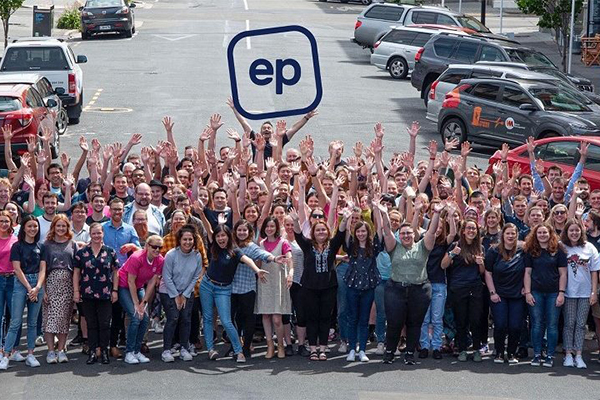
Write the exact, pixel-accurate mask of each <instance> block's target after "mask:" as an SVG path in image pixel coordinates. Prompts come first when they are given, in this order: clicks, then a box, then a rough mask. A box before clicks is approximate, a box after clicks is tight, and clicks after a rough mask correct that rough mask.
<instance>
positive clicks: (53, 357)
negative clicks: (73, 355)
mask: <svg viewBox="0 0 600 400" xmlns="http://www.w3.org/2000/svg"><path fill="white" fill-rule="evenodd" d="M46 362H47V363H48V364H56V363H58V360H57V359H56V353H55V352H53V351H49V352H48V354H47V355H46Z"/></svg>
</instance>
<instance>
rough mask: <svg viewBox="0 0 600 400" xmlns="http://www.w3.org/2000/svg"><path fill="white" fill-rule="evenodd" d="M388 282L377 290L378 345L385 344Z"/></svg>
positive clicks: (376, 324) (378, 286)
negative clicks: (386, 290)
mask: <svg viewBox="0 0 600 400" xmlns="http://www.w3.org/2000/svg"><path fill="white" fill-rule="evenodd" d="M386 282H387V279H386V280H382V281H381V282H379V285H377V287H376V288H375V311H376V312H377V316H376V318H375V336H377V343H385V326H386V319H385V301H384V293H385V283H386Z"/></svg>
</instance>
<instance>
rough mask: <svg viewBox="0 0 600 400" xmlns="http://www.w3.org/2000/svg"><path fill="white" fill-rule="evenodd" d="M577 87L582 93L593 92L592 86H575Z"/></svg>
mask: <svg viewBox="0 0 600 400" xmlns="http://www.w3.org/2000/svg"><path fill="white" fill-rule="evenodd" d="M577 87H578V88H579V90H581V91H583V92H592V93H593V92H594V85H577Z"/></svg>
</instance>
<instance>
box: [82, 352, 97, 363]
mask: <svg viewBox="0 0 600 400" xmlns="http://www.w3.org/2000/svg"><path fill="white" fill-rule="evenodd" d="M97 361H98V357H96V353H95V352H93V351H92V352H90V355H89V357H88V359H87V361H86V362H85V363H86V364H87V365H92V364H95V363H96V362H97Z"/></svg>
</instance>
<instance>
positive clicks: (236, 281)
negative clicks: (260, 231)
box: [231, 242, 271, 294]
mask: <svg viewBox="0 0 600 400" xmlns="http://www.w3.org/2000/svg"><path fill="white" fill-rule="evenodd" d="M239 249H240V251H241V252H242V254H244V255H245V256H248V258H250V259H251V260H252V261H257V260H260V261H264V262H268V261H269V257H271V253H269V252H268V251H265V250H263V249H261V248H260V247H259V246H258V245H257V244H256V243H252V242H250V243H248V245H247V246H246V247H240V248H239ZM252 291H256V272H254V270H253V269H252V268H250V267H249V266H247V265H246V264H244V263H240V264H239V265H238V267H237V269H236V270H235V275H234V276H233V283H232V286H231V293H233V294H244V293H248V292H252Z"/></svg>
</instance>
